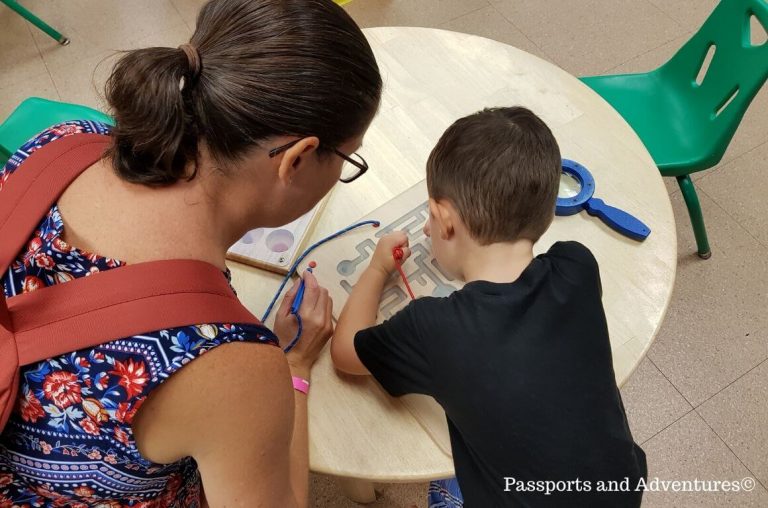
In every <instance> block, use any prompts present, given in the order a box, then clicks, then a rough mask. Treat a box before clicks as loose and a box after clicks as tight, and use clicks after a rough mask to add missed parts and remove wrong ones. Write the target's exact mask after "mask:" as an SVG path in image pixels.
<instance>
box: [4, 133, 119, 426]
mask: <svg viewBox="0 0 768 508" xmlns="http://www.w3.org/2000/svg"><path fill="white" fill-rule="evenodd" d="M110 143H111V139H110V138H109V137H108V136H102V135H99V134H75V135H72V136H68V137H65V138H61V139H58V140H56V141H53V142H50V143H48V144H47V145H45V146H43V147H42V148H39V149H37V150H36V151H34V152H33V153H32V154H31V155H30V156H29V157H27V159H26V160H25V161H24V162H23V163H22V165H23V166H24V169H23V170H21V171H19V170H18V168H17V171H18V173H17V174H14V175H13V178H10V179H8V181H7V182H5V184H4V185H3V190H2V193H0V196H2V197H0V273H2V274H4V273H5V272H6V270H7V269H8V267H9V265H10V264H11V263H12V262H13V260H14V258H15V257H16V256H17V255H18V253H19V251H20V250H21V248H22V247H23V245H24V243H25V242H26V241H27V240H28V239H29V237H30V236H31V235H32V232H33V231H34V230H35V227H36V226H37V224H38V223H39V222H40V220H41V218H42V217H43V216H44V215H45V213H47V211H48V210H49V209H50V207H51V205H53V203H54V202H56V200H57V199H58V198H59V196H60V195H61V193H62V192H63V191H64V189H66V188H67V186H68V185H69V184H70V183H71V182H72V181H73V180H74V179H75V178H77V176H78V175H79V174H80V173H82V172H83V171H84V170H85V169H86V168H88V167H89V166H91V165H92V164H93V163H95V162H96V161H98V160H99V159H100V158H101V157H102V155H103V153H104V151H105V150H106V148H107V147H108V146H109V144H110ZM54 165H55V171H53V170H51V171H49V168H51V169H54V168H53V167H54ZM0 288H2V285H1V284H0ZM18 367H19V357H18V351H17V350H16V339H15V337H14V332H13V324H12V317H11V315H10V314H9V311H8V306H7V304H6V299H5V295H4V294H0V430H2V428H3V426H4V425H5V422H6V420H7V419H8V416H9V415H10V412H11V409H12V407H13V402H14V400H15V397H16V392H17V390H18V385H19V374H18Z"/></svg>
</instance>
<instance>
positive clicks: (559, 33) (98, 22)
mask: <svg viewBox="0 0 768 508" xmlns="http://www.w3.org/2000/svg"><path fill="white" fill-rule="evenodd" d="M23 3H24V4H25V5H27V6H28V7H30V8H32V9H34V10H35V11H36V12H37V13H38V14H40V15H41V16H43V17H45V18H47V19H49V20H51V21H55V24H56V25H57V26H58V27H59V28H60V29H61V30H62V31H64V32H66V33H67V34H68V35H69V36H70V37H71V38H72V44H71V46H69V47H67V48H60V47H58V46H57V45H56V44H55V43H53V42H52V41H51V40H50V39H48V38H47V37H46V36H44V35H43V34H41V33H39V32H38V31H37V30H35V29H33V28H31V27H30V26H28V25H27V24H26V23H24V22H23V21H22V20H21V18H19V17H17V16H16V15H14V14H12V13H11V12H10V11H9V10H8V9H6V8H5V7H4V6H2V5H0V118H4V117H5V116H6V115H7V114H8V113H9V112H10V111H11V110H12V109H13V108H14V106H15V105H16V104H17V103H18V102H19V101H20V100H22V99H23V98H25V97H28V96H31V95H37V96H42V97H48V98H52V99H61V100H66V101H73V102H80V103H83V104H89V105H93V106H99V105H100V104H101V101H100V99H99V94H98V89H99V87H101V86H102V84H103V80H104V78H105V75H106V73H107V71H108V68H109V62H110V61H111V60H110V55H112V54H113V52H114V50H117V49H127V48H133V47H138V46H143V45H167V46H176V45H178V44H180V43H182V42H185V41H186V39H187V38H188V37H189V35H190V33H191V30H192V27H193V26H194V20H195V14H196V12H197V9H198V8H199V6H200V4H201V3H202V2H201V1H200V0H131V1H129V2H122V1H118V0H102V1H96V0H25V1H24V2H23ZM716 3H717V2H716V1H715V0H355V1H354V2H352V3H351V4H349V5H348V10H349V12H350V13H351V14H352V16H353V17H354V18H355V19H356V20H357V21H358V22H359V23H360V24H361V25H362V26H364V27H367V26H376V25H417V26H428V27H439V28H447V29H450V30H457V31H464V32H468V33H474V34H478V35H483V36H486V37H489V38H493V39H496V40H499V41H502V42H505V43H508V44H512V45H515V46H517V47H520V48H522V49H524V50H526V51H529V52H531V53H534V54H536V55H539V56H541V57H542V58H545V59H547V60H550V61H552V62H554V63H556V64H558V65H560V66H561V67H563V68H564V69H566V70H567V71H569V72H571V73H574V74H576V75H584V74H599V73H607V72H633V71H641V70H647V69H651V68H653V67H654V66H656V65H658V64H660V63H662V62H663V61H664V60H665V59H666V58H668V57H669V56H670V55H671V54H672V53H673V52H674V51H675V50H676V49H677V48H678V47H679V46H680V45H681V44H682V42H684V41H685V40H686V39H687V37H688V36H689V35H690V34H691V32H692V31H694V30H695V29H696V28H697V27H698V26H699V25H700V24H701V22H702V21H703V20H704V19H705V18H706V16H707V14H708V13H709V12H710V10H711V9H712V7H713V6H714V5H715V4H716ZM767 112H768V87H766V88H765V89H764V90H763V91H762V92H761V93H760V94H759V95H758V97H757V98H756V99H755V101H754V102H753V104H752V107H751V109H750V110H749V111H748V113H747V115H746V116H745V118H744V121H743V123H742V125H741V127H740V129H739V130H738V132H737V134H736V137H735V138H734V140H733V142H732V143H731V146H730V148H729V150H728V152H727V154H726V156H725V158H724V160H723V162H722V163H721V164H719V165H718V166H717V167H716V168H714V169H712V170H709V171H706V172H702V173H699V174H697V175H696V181H697V184H698V186H699V196H700V198H701V201H702V206H703V209H704V214H705V217H706V220H707V226H708V230H709V234H710V241H711V243H712V245H713V256H712V259H710V260H709V261H700V260H699V259H698V258H696V256H695V255H694V251H695V244H694V240H693V235H692V233H691V229H690V225H689V223H688V218H687V215H686V211H685V206H684V204H683V202H682V199H681V196H680V193H679V192H678V191H677V189H676V188H675V185H674V182H669V183H670V185H669V186H668V188H669V189H670V196H671V199H672V203H673V206H674V210H675V214H676V217H677V220H678V232H679V268H678V277H677V284H676V287H675V291H674V296H673V301H672V304H671V306H670V308H669V312H668V314H667V319H666V321H665V323H664V325H663V326H662V328H661V331H660V333H659V335H658V338H657V339H656V342H655V343H654V345H653V347H652V348H651V351H650V353H649V354H648V358H646V359H645V360H644V361H643V362H642V363H641V364H640V366H639V368H638V370H637V372H636V373H635V374H634V376H633V377H632V378H631V379H630V381H629V382H628V383H627V385H626V386H625V387H624V388H623V389H622V393H623V395H624V400H625V403H626V406H627V413H628V415H629V419H630V422H631V425H632V429H633V432H634V435H635V437H636V439H637V440H638V441H639V442H640V443H641V444H642V445H643V447H644V448H645V450H646V451H647V453H648V462H649V469H650V476H658V477H659V478H661V479H667V480H673V479H679V480H686V479H687V480H692V479H695V478H699V479H721V480H736V479H741V478H743V477H754V478H755V479H757V481H758V483H757V485H756V487H755V489H754V490H753V491H752V492H750V493H745V492H740V493H729V494H726V493H686V494H680V493H677V494H675V493H670V492H660V493H649V494H647V495H646V502H645V506H659V507H670V506H675V507H688V506H690V507H709V506H713V507H714V506H722V505H729V506H755V507H761V506H762V507H765V506H768V490H766V487H768V423H766V422H768V361H766V360H767V359H768V312H766V311H767V310H768V289H766V287H768V263H766V261H765V258H764V253H765V250H766V248H768V201H766V200H765V199H763V195H764V193H768V173H763V171H768V114H766V113H767ZM377 489H378V490H379V491H380V496H379V499H378V501H377V502H376V503H375V504H373V505H372V506H377V507H398V508H399V507H407V508H410V507H412V506H424V492H425V485H424V484H413V485H380V486H377ZM312 497H313V499H314V501H313V506H314V507H316V508H321V507H333V508H336V507H339V508H343V507H352V506H356V505H355V504H354V503H351V502H349V501H347V500H345V499H344V498H343V497H342V495H341V493H340V490H339V489H338V487H337V486H336V485H335V483H334V482H333V481H332V480H331V479H329V478H327V477H323V476H319V475H315V476H313V478H312Z"/></svg>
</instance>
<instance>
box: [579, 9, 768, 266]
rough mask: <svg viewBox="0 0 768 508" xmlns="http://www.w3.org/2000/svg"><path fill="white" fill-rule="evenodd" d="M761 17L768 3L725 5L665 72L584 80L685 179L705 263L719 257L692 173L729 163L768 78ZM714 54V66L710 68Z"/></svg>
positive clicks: (670, 172)
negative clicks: (755, 30) (756, 41)
mask: <svg viewBox="0 0 768 508" xmlns="http://www.w3.org/2000/svg"><path fill="white" fill-rule="evenodd" d="M753 16H754V18H756V19H757V20H758V21H759V23H760V24H761V25H762V26H763V28H766V27H768V2H766V0H722V1H721V2H720V3H719V4H718V6H717V7H716V8H715V10H714V11H713V12H712V14H711V15H710V16H709V18H708V19H707V20H706V21H705V22H704V25H702V27H701V28H700V29H699V31H698V32H696V34H695V35H694V36H693V37H691V39H690V40H689V41H688V42H686V43H685V45H684V46H683V47H682V48H680V50H678V52H677V53H676V54H675V55H674V56H673V57H672V58H671V59H670V60H669V61H668V62H667V63H665V64H664V65H662V66H661V67H659V68H658V69H656V70H653V71H651V72H647V73H642V74H621V75H614V76H591V77H584V78H581V80H582V81H583V82H584V83H586V84H587V85H588V86H589V87H591V88H592V89H593V90H594V91H596V92H597V93H598V94H600V95H601V96H602V97H603V98H604V99H605V100H606V101H608V102H609V103H610V104H611V105H612V106H613V107H614V108H615V109H616V110H617V111H618V112H619V113H620V114H621V115H622V116H623V117H624V118H625V119H626V120H627V122H628V123H629V124H630V125H631V126H632V128H633V129H634V130H635V132H637V134H638V136H640V139H641V140H642V141H643V143H645V146H646V147H647V148H648V151H649V152H650V154H651V156H652V157H653V159H654V161H655V162H656V165H657V166H658V167H659V171H661V174H662V176H674V177H676V178H677V182H678V184H679V185H680V190H681V191H682V194H683V197H684V199H685V204H686V205H687V207H688V214H689V215H690V218H691V224H692V225H693V230H694V234H695V236H696V244H697V248H698V254H699V256H700V257H701V258H703V259H707V258H709V257H710V256H711V250H710V248H709V241H708V240H707V231H706V228H705V226H704V217H703V215H702V213H701V206H700V205H699V198H698V196H697V195H696V189H695V188H694V186H693V181H692V180H691V177H690V174H691V173H695V172H696V171H701V170H704V169H707V168H711V167H712V166H714V165H716V164H717V163H718V162H719V161H720V159H722V157H723V154H724V153H725V150H726V148H727V147H728V144H729V143H730V141H731V138H732V137H733V134H734V132H736V128H737V127H738V126H739V123H740V122H741V119H742V117H743V116H744V113H745V112H746V110H747V108H748V107H749V104H750V102H752V99H753V98H754V97H755V95H756V94H757V92H758V91H759V90H760V88H761V87H762V85H763V83H764V82H765V80H766V78H768V43H763V44H760V45H753V44H752V42H751V40H752V39H751V33H750V30H751V28H750V22H751V19H752V17H753ZM767 30H768V29H767ZM713 48H714V54H711V52H712V51H713ZM708 54H710V55H709V58H711V61H710V64H709V67H708V68H706V69H705V68H704V67H705V63H706V60H708V59H709V58H708ZM701 74H703V76H702V75H701Z"/></svg>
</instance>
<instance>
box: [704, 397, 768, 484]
mask: <svg viewBox="0 0 768 508" xmlns="http://www.w3.org/2000/svg"><path fill="white" fill-rule="evenodd" d="M694 411H695V412H696V415H698V417H699V418H701V420H702V421H703V422H704V424H705V425H706V426H707V427H709V430H711V431H712V433H713V434H714V435H715V436H717V438H718V439H719V440H720V441H721V442H722V443H723V444H724V445H725V447H726V448H728V450H729V451H730V452H731V453H732V454H733V456H734V457H736V460H738V461H739V463H740V464H741V465H742V466H744V468H745V469H746V470H747V471H749V474H750V475H752V479H753V480H755V481H756V482H757V483H759V484H760V485H761V486H762V487H763V488H764V489H766V490H768V488H766V486H765V485H764V484H763V482H762V480H760V478H758V477H757V475H756V474H755V473H754V471H752V469H750V468H749V466H747V465H746V464H745V463H744V461H743V460H741V457H739V455H738V454H737V453H736V452H735V451H734V450H733V448H731V446H730V445H729V444H728V443H727V442H726V441H725V439H723V437H722V436H721V435H720V434H718V432H717V431H716V430H715V429H714V428H713V427H712V425H710V424H709V422H708V421H707V419H706V418H704V416H702V415H701V414H700V413H699V412H698V411H696V409H694Z"/></svg>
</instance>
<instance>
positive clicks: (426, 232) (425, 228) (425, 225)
mask: <svg viewBox="0 0 768 508" xmlns="http://www.w3.org/2000/svg"><path fill="white" fill-rule="evenodd" d="M424 234H425V235H427V236H429V220H427V222H425V223H424Z"/></svg>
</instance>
